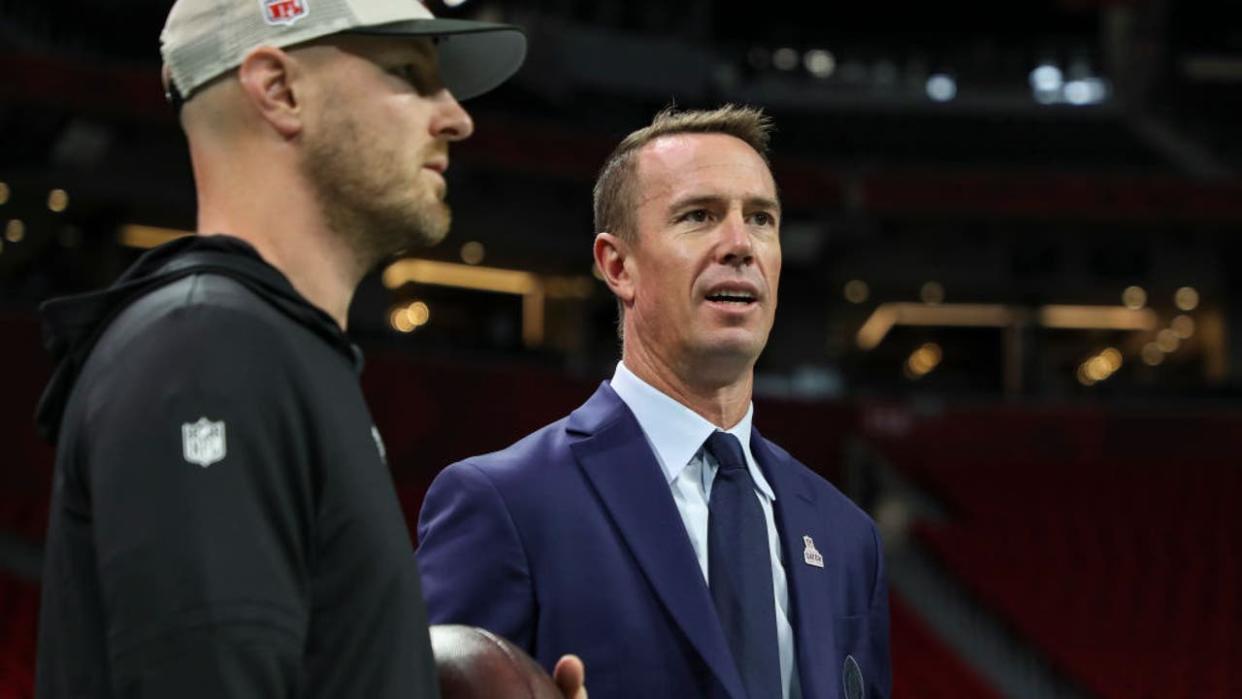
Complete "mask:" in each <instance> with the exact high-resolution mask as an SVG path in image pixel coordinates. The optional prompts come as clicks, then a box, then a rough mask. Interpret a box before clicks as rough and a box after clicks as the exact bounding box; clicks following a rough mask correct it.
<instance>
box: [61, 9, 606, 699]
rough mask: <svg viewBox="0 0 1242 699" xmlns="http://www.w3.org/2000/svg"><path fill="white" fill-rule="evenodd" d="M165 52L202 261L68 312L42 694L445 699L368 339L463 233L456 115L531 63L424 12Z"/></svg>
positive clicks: (189, 14) (324, 12)
mask: <svg viewBox="0 0 1242 699" xmlns="http://www.w3.org/2000/svg"><path fill="white" fill-rule="evenodd" d="M161 40H162V53H163V57H164V61H165V82H166V88H167V90H168V92H169V95H170V99H171V100H172V101H173V103H174V104H175V105H177V106H178V107H179V108H180V117H181V122H182V125H183V127H184V129H185V132H186V136H187V140H188V142H189V146H190V152H191V157H192V160H193V164H194V172H195V182H196V185H197V193H198V202H199V215H198V230H199V231H200V232H201V233H202V234H203V235H199V236H195V237H191V238H186V239H182V240H179V241H176V242H174V243H171V244H169V245H166V246H164V247H162V248H159V249H156V250H153V251H151V252H150V253H148V254H146V255H144V256H143V257H142V259H140V260H139V261H138V262H137V263H136V264H135V265H134V266H133V267H132V268H131V269H130V270H129V271H128V272H126V274H125V275H124V276H123V277H122V278H121V279H120V280H119V281H118V282H117V283H116V284H115V285H113V286H112V287H111V288H109V289H107V290H104V291H101V292H98V293H93V294H86V295H83V296H79V297H75V298H67V299H60V300H56V301H52V302H49V303H48V304H46V306H45V308H44V312H45V316H46V322H47V328H48V333H47V334H48V342H49V347H50V349H51V350H52V352H53V353H54V354H56V355H57V357H58V358H59V359H60V365H59V368H58V369H57V371H56V374H55V376H54V378H53V380H52V383H51V384H50V385H49V387H48V389H47V392H46V394H45V396H44V398H43V401H42V404H41V405H40V415H39V419H40V423H41V426H42V428H43V429H44V431H45V433H46V434H47V435H48V436H49V437H50V438H52V439H53V440H55V441H57V442H58V454H57V463H56V472H55V484H54V495H53V502H52V512H51V524H50V528H49V533H48V542H47V561H46V569H45V577H44V586H43V607H42V610H41V618H40V633H39V648H38V649H39V668H38V679H37V682H38V695H39V696H40V697H41V698H42V699H58V698H60V697H96V698H97V697H177V698H178V699H185V698H192V697H303V696H315V697H342V698H344V697H368V698H386V697H391V698H393V699H398V698H399V699H414V698H416V697H434V696H436V695H437V690H436V679H435V670H434V665H433V662H432V659H431V654H430V649H429V644H428V634H427V623H426V614H425V611H424V609H423V603H422V597H421V594H420V589H419V575H418V572H417V570H416V564H415V562H414V558H413V555H412V548H411V544H410V539H409V533H408V530H407V529H406V525H405V520H404V518H403V516H402V513H401V510H400V508H399V505H398V501H397V498H396V496H395V493H394V491H393V487H392V481H391V478H390V475H389V473H388V470H387V468H386V466H385V463H384V447H383V444H382V442H381V440H380V436H379V433H378V432H377V431H376V429H375V427H374V426H373V424H372V421H371V418H370V416H369V414H368V411H367V408H366V406H365V404H364V402H363V397H362V394H361V391H360V390H359V385H358V380H357V372H358V370H359V368H360V365H361V360H360V356H359V354H358V350H357V349H356V348H355V347H354V346H353V345H352V344H351V343H350V341H349V340H348V338H347V337H346V336H345V334H344V329H345V323H346V317H347V309H348V307H349V303H350V299H351V297H352V295H353V292H354V289H355V287H356V285H357V284H358V282H359V281H360V279H361V277H362V276H363V275H364V274H365V273H366V272H367V271H368V270H369V269H371V268H372V267H374V266H375V265H376V264H377V263H378V262H379V261H380V260H381V259H382V258H384V257H386V256H388V255H391V254H393V253H396V252H399V251H401V250H403V249H406V248H410V247H413V246H417V245H419V244H424V243H429V242H434V241H437V240H439V239H440V238H441V237H443V236H444V234H445V233H446V231H447V229H448V224H449V210H448V207H447V206H446V205H445V203H444V195H445V183H444V180H443V177H442V175H443V172H444V170H445V168H446V167H447V166H448V145H449V143H450V142H453V141H458V140H461V139H464V138H466V137H468V136H469V135H470V133H471V131H472V129H473V125H472V123H471V120H470V117H469V115H468V114H467V113H466V112H465V111H464V110H463V109H462V108H461V106H460V105H459V104H458V102H457V99H456V98H463V99H464V98H466V97H469V96H472V95H475V94H479V93H481V92H484V91H486V90H488V89H491V88H492V87H494V86H495V85H497V84H499V83H500V82H502V81H503V80H504V79H506V78H507V77H508V76H509V75H511V74H512V73H513V72H514V71H515V70H516V69H517V67H518V66H519V65H520V63H521V61H522V58H523V56H524V54H525V39H524V37H523V36H522V34H521V32H520V31H518V30H517V29H516V28H514V27H510V26H506V25H493V24H481V23H468V22H459V21H450V20H437V19H435V18H433V17H432V16H431V14H430V12H428V11H427V10H426V9H425V8H424V7H423V6H422V5H421V4H420V3H418V2H416V0H314V1H313V2H309V3H308V2H306V1H305V0H262V1H260V2H256V0H224V1H221V0H179V1H178V2H177V3H176V4H175V5H174V6H173V8H172V11H171V13H170V15H169V17H168V22H167V25H166V27H165V29H164V33H163V35H162V37H161ZM565 665H567V666H569V670H566V671H565V672H567V673H568V675H566V676H567V677H569V678H570V680H569V681H570V682H571V684H572V682H573V681H579V682H580V670H581V668H580V666H577V665H576V664H575V663H574V662H573V661H569V662H567V663H565ZM562 679H564V678H562ZM567 691H568V692H576V691H577V689H576V687H569V688H568V689H567Z"/></svg>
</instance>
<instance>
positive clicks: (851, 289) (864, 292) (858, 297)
mask: <svg viewBox="0 0 1242 699" xmlns="http://www.w3.org/2000/svg"><path fill="white" fill-rule="evenodd" d="M842 293H843V294H844V295H845V300H846V301H849V302H850V303H863V302H865V301H866V300H867V298H868V297H869V296H871V289H870V287H868V286H867V282H865V281H863V280H861V279H851V280H849V281H848V282H846V283H845V288H844V289H843V290H842Z"/></svg>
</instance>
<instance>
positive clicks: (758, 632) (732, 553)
mask: <svg viewBox="0 0 1242 699" xmlns="http://www.w3.org/2000/svg"><path fill="white" fill-rule="evenodd" d="M706 448H707V450H708V451H710V452H711V454H712V456H714V457H716V463H717V464H719V466H720V468H719V469H718V470H717V471H716V479H715V480H714V481H713V482H712V491H711V498H710V500H709V502H708V517H707V570H708V582H709V587H710V588H711V592H712V601H713V602H714V603H715V604H716V614H717V615H718V616H719V617H720V623H721V625H722V626H723V627H724V632H725V638H726V639H728V641H729V650H731V651H732V652H733V660H734V661H735V662H736V663H737V668H738V670H739V671H740V672H741V674H742V684H743V686H745V687H746V695H747V696H748V697H749V699H779V697H780V696H781V661H780V651H779V650H778V647H777V641H776V605H775V603H774V601H773V596H772V558H771V553H770V552H769V550H768V527H767V523H766V522H765V521H764V518H763V508H762V507H760V505H759V500H758V499H757V498H756V497H755V482H754V480H752V479H751V477H750V471H749V470H747V468H746V455H745V454H744V453H742V444H741V442H739V441H737V437H734V436H733V435H731V434H728V433H725V432H721V431H719V430H717V431H715V432H713V433H712V436H710V437H708V438H707V443H706Z"/></svg>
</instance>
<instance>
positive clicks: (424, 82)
mask: <svg viewBox="0 0 1242 699" xmlns="http://www.w3.org/2000/svg"><path fill="white" fill-rule="evenodd" d="M388 72H389V73H391V74H392V75H394V76H396V77H398V78H400V79H402V80H404V81H405V82H407V83H409V84H410V87H412V88H414V91H415V92H417V93H418V94H420V95H429V94H431V93H433V92H435V90H436V86H435V85H434V84H433V83H434V82H435V81H434V80H433V79H432V78H431V77H430V76H428V75H427V74H426V71H424V70H421V69H419V68H418V67H417V66H414V65H410V64H408V63H407V64H405V65H400V66H395V67H393V68H389V69H388Z"/></svg>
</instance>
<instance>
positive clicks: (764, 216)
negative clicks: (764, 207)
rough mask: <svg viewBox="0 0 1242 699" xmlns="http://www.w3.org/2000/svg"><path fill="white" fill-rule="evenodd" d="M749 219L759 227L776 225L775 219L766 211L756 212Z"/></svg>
mask: <svg viewBox="0 0 1242 699" xmlns="http://www.w3.org/2000/svg"><path fill="white" fill-rule="evenodd" d="M751 218H752V219H753V220H754V222H755V223H757V224H759V225H760V226H771V225H774V224H775V223H776V217H775V216H773V215H772V214H769V213H768V212H766V211H758V212H756V213H755V214H754V215H752V216H751Z"/></svg>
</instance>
